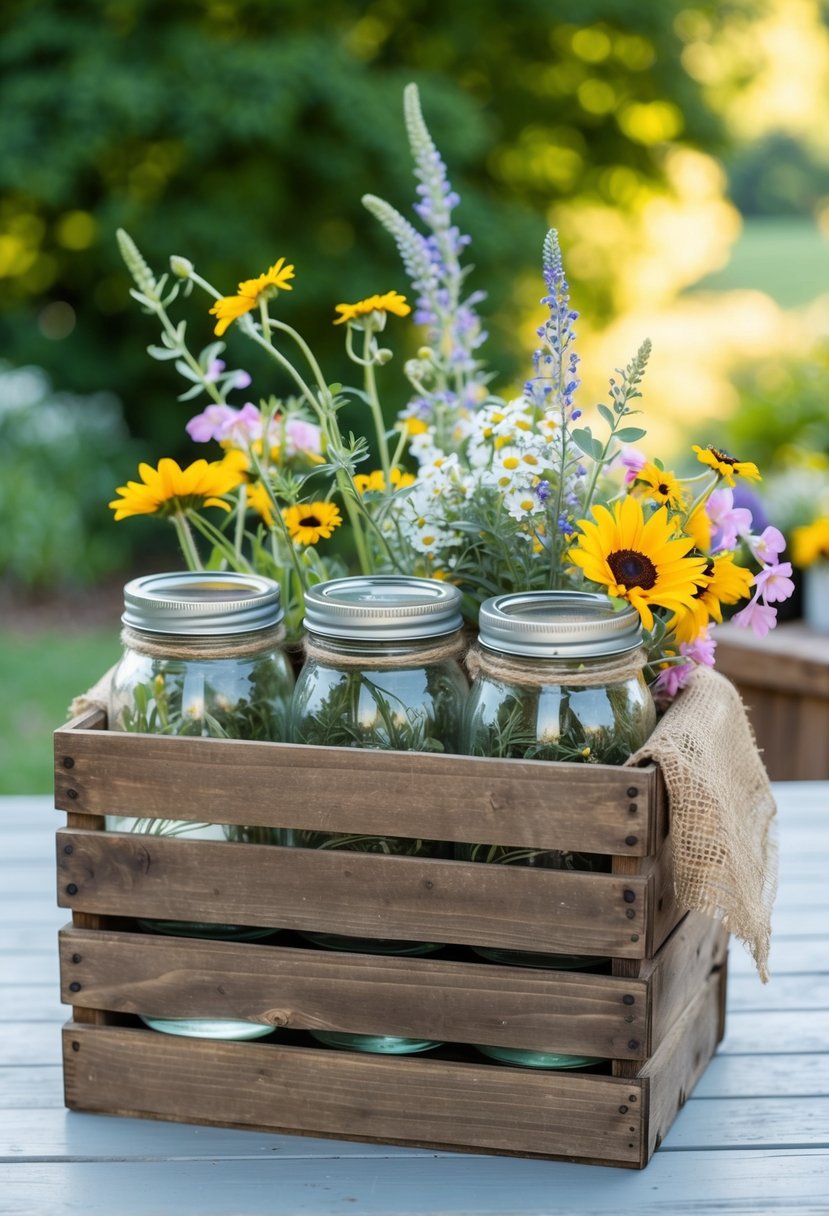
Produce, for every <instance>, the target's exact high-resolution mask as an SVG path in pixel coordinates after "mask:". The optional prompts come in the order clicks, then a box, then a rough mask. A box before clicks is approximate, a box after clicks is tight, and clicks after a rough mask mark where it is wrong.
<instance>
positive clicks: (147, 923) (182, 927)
mask: <svg viewBox="0 0 829 1216" xmlns="http://www.w3.org/2000/svg"><path fill="white" fill-rule="evenodd" d="M283 615H284V611H283V608H282V604H281V600H280V593H279V586H278V584H277V583H275V582H273V581H272V580H271V579H266V578H262V577H260V576H259V575H255V574H236V573H229V572H222V573H212V572H209V571H197V572H190V571H186V572H176V573H168V574H152V575H147V576H144V577H142V578H137V579H134V580H133V581H132V582H130V583H128V584H127V585H126V587H125V588H124V614H123V616H122V618H121V620H122V625H123V630H122V634H121V638H122V642H123V647H124V651H123V656H122V658H121V660H120V662H119V663H118V665H117V667H116V668H115V671H114V673H113V676H112V683H111V687H110V697H109V725H110V728H111V729H112V730H122V731H137V732H140V733H143V734H153V735H195V736H206V737H210V738H215V739H254V740H269V741H283V740H285V739H286V738H287V731H288V716H289V711H290V699H291V693H292V690H293V674H292V670H291V667H290V664H289V662H288V660H287V658H286V656H285V654H284V653H283V650H282V645H281V643H282V640H283V637H284V630H283V628H282V619H283ZM106 822H107V827H108V828H110V829H112V830H115V831H122V832H123V831H132V832H144V833H149V834H154V835H169V836H187V837H190V838H198V839H203V840H231V841H248V842H253V843H277V835H276V833H275V831H271V830H270V829H265V828H254V827H239V826H236V825H231V824H225V825H222V824H212V823H209V824H208V823H197V822H193V821H184V820H177V819H171V818H169V819H158V818H154V817H146V818H132V819H126V818H123V817H119V816H107V820H106ZM140 924H141V925H142V927H144V928H145V929H149V930H152V931H155V932H159V933H165V934H175V935H179V936H195V937H211V938H235V939H249V938H255V937H265V936H268V935H270V934H271V933H272V932H273V930H271V929H261V928H253V927H250V926H242V925H222V924H207V923H204V924H200V923H194V922H189V921H186V922H185V921H168V920H142V921H140ZM144 1021H146V1022H147V1023H148V1025H151V1026H153V1027H154V1028H155V1029H159V1030H166V1031H168V1032H169V1033H173V1034H190V1035H199V1036H204V1037H210V1038H243V1037H244V1038H253V1037H258V1036H259V1035H263V1034H269V1033H270V1030H271V1028H270V1027H268V1026H262V1025H258V1024H255V1023H250V1022H242V1021H238V1020H233V1021H227V1020H224V1019H222V1020H212V1019H199V1018H196V1019H172V1020H168V1019H158V1018H150V1017H145V1018H144Z"/></svg>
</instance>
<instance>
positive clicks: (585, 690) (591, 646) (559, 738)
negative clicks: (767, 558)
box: [456, 591, 656, 1068]
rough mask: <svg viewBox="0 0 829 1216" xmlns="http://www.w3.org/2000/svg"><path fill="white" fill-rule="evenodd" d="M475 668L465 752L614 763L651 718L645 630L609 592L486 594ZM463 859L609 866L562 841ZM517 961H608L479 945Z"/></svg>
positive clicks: (526, 1060)
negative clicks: (566, 846)
mask: <svg viewBox="0 0 829 1216" xmlns="http://www.w3.org/2000/svg"><path fill="white" fill-rule="evenodd" d="M478 641H479V649H478V651H477V654H476V658H475V661H474V665H475V666H477V667H478V668H479V669H478V671H477V674H476V676H475V679H474V681H473V684H472V688H471V690H470V695H469V700H468V702H467V706H466V713H465V718H464V750H465V751H466V752H467V753H468V754H469V755H473V756H504V757H514V758H518V759H525V760H552V761H567V762H570V763H588V764H591V763H592V764H622V763H624V761H625V760H627V759H628V757H629V756H631V755H632V754H633V753H634V752H635V751H636V750H637V749H638V748H639V747H641V745H642V744H643V743H644V742H645V740H646V739H647V737H648V736H649V735H650V733H651V731H652V730H653V728H654V725H655V723H656V709H655V707H654V703H653V698H652V697H651V694H650V691H649V689H648V687H647V685H646V684H645V681H644V677H643V667H644V665H645V662H646V656H645V652H644V650H642V648H641V641H642V629H641V624H640V620H639V615H638V613H637V612H636V610H635V609H634V608H631V607H626V608H622V609H617V608H616V607H614V605H613V603H612V601H611V600H610V599H609V598H608V597H607V596H605V595H600V594H590V593H587V592H569V591H536V592H527V593H523V594H521V593H519V594H511V595H502V596H494V597H493V598H492V599H489V600H487V601H486V602H485V603H484V604H483V605H482V607H481V613H480V622H479V639H478ZM456 856H457V857H459V858H462V859H464V860H467V861H479V862H494V863H497V864H501V865H523V866H533V867H536V868H538V869H553V870H582V871H594V872H602V871H605V872H607V871H608V870H609V869H610V859H609V858H608V857H605V856H602V855H599V854H591V853H582V852H577V851H574V850H569V849H567V850H565V849H561V850H559V849H545V850H537V849H528V848H510V847H509V846H505V845H490V844H477V845H459V846H457V849H456ZM475 949H476V952H477V953H478V954H481V955H483V956H484V957H485V958H488V959H491V960H492V961H494V962H498V963H508V964H512V965H513V966H525V967H550V968H556V969H568V970H587V969H591V968H594V967H596V966H600V965H602V964H603V963H604V962H606V960H605V959H601V958H596V957H595V956H590V955H562V954H540V953H535V952H532V951H517V950H502V949H497V948H488V947H475ZM480 1050H482V1051H484V1052H485V1053H486V1054H487V1055H491V1056H493V1057H494V1058H496V1059H500V1060H507V1061H509V1062H511V1063H519V1064H525V1065H528V1066H532V1067H540V1068H574V1067H583V1066H586V1065H588V1064H593V1063H596V1062H597V1061H596V1060H594V1059H592V1058H588V1057H573V1056H562V1055H559V1054H557V1053H551V1052H546V1053H545V1052H529V1051H519V1050H513V1049H511V1048H500V1047H481V1048H480Z"/></svg>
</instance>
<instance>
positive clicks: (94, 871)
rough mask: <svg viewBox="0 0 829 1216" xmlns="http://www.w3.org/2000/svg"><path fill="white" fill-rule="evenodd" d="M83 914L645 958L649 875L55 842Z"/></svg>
mask: <svg viewBox="0 0 829 1216" xmlns="http://www.w3.org/2000/svg"><path fill="white" fill-rule="evenodd" d="M57 861H58V903H59V904H60V906H61V907H64V908H71V909H73V911H76V910H77V911H82V912H87V913H97V914H101V915H113V916H138V917H150V918H156V919H174V920H189V921H196V922H210V923H218V924H238V925H253V926H257V925H258V926H268V927H271V928H280V927H281V928H289V929H297V930H304V931H317V932H331V930H332V926H334V927H336V928H337V930H338V931H339V932H342V931H346V930H347V932H348V933H349V935H351V936H355V937H360V936H365V937H377V938H389V939H409V940H414V941H425V942H447V943H448V942H453V943H458V944H462V945H464V944H465V945H488V946H500V947H504V948H509V949H517V950H522V949H524V950H526V949H527V948H529V947H531V948H532V949H533V950H540V951H551V952H559V953H566V952H568V951H571V952H573V951H575V952H582V951H583V952H584V953H587V954H591V955H600V956H601V955H616V956H620V957H627V958H640V957H644V956H645V955H646V954H647V952H648V946H649V944H650V940H651V937H652V890H653V878H652V876H650V877H640V876H631V877H626V878H619V877H616V876H614V875H610V874H589V873H584V872H576V871H554V870H549V871H541V870H534V869H532V868H530V867H523V866H499V865H485V864H474V863H462V862H452V861H435V860H426V859H421V858H417V857H390V856H386V855H374V854H366V853H352V852H345V851H338V850H320V849H283V848H281V847H278V846H269V845H251V844H231V843H226V842H219V841H202V840H189V839H184V838H178V839H176V838H170V837H163V836H146V835H139V834H130V833H125V834H121V833H111V832H85V831H77V830H71V829H64V830H62V831H60V832H59V833H58V843H57Z"/></svg>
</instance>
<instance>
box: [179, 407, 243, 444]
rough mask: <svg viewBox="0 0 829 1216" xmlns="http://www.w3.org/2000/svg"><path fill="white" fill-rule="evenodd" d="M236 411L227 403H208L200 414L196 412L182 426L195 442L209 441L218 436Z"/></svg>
mask: <svg viewBox="0 0 829 1216" xmlns="http://www.w3.org/2000/svg"><path fill="white" fill-rule="evenodd" d="M235 414H236V411H235V410H234V409H232V408H231V406H229V405H208V406H207V408H206V409H205V411H204V412H203V413H202V414H196V416H195V418H191V419H190V421H189V422H188V423H187V426H186V427H185V428H184V429H185V430H186V431H187V434H188V435H189V436H190V438H191V439H192V440H193V441H194V442H195V443H209V442H210V440H211V439H218V438H220V435H221V432H222V429H223V428H224V427H225V426H226V425H227V423H228V420H229V419H232V418H233V417H234V416H235Z"/></svg>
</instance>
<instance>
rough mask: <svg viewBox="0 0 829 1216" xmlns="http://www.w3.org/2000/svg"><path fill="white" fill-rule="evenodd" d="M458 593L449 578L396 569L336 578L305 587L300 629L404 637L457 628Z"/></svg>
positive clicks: (351, 636)
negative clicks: (410, 574) (395, 571)
mask: <svg viewBox="0 0 829 1216" xmlns="http://www.w3.org/2000/svg"><path fill="white" fill-rule="evenodd" d="M460 605H461V593H460V592H459V591H458V589H457V587H453V586H452V585H450V584H449V583H441V582H438V581H437V579H432V578H411V577H408V576H406V575H402V574H400V575H398V574H372V575H364V576H358V577H356V578H335V579H331V580H330V581H329V582H327V583H319V584H318V585H317V586H316V587H312V588H311V589H310V590H309V591H306V592H305V621H304V625H305V628H306V629H307V630H308V632H309V633H316V634H321V635H322V636H324V637H329V638H343V639H345V640H349V641H363V642H404V641H416V640H417V639H418V638H433V637H439V636H440V635H442V634H446V633H454V632H455V631H456V630H457V629H460V628H461V625H462V624H463V618H462V616H461V610H460Z"/></svg>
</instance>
